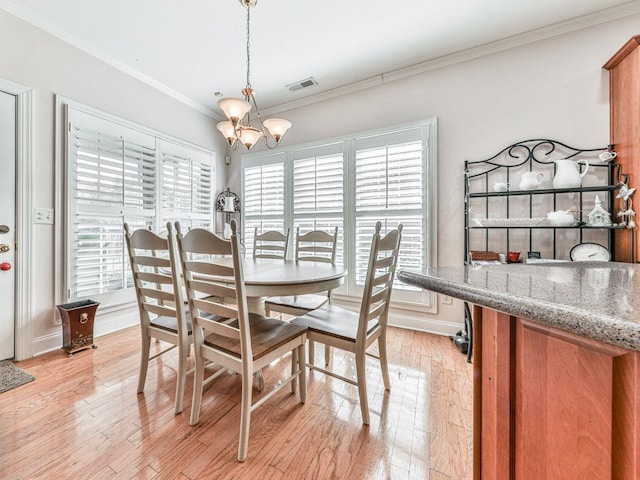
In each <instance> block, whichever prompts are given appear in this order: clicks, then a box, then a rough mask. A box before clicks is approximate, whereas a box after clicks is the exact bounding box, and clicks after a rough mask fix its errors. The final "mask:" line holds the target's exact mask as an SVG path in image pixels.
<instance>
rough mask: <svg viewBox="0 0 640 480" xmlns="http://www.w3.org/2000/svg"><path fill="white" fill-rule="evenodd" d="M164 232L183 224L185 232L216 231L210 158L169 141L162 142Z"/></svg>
mask: <svg viewBox="0 0 640 480" xmlns="http://www.w3.org/2000/svg"><path fill="white" fill-rule="evenodd" d="M160 148H161V151H162V154H161V159H162V160H161V164H162V181H161V190H162V219H161V223H162V225H161V226H162V229H165V228H166V224H167V222H175V221H179V222H180V224H181V225H182V226H184V227H185V228H187V229H188V228H206V229H211V228H212V222H213V203H212V182H213V166H212V159H211V156H210V155H207V154H205V153H204V152H202V151H199V150H195V149H192V148H189V147H186V146H183V145H179V144H176V143H172V142H169V141H166V140H162V141H161V142H160Z"/></svg>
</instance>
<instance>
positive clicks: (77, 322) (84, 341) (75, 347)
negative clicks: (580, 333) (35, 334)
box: [58, 300, 100, 356]
mask: <svg viewBox="0 0 640 480" xmlns="http://www.w3.org/2000/svg"><path fill="white" fill-rule="evenodd" d="M98 305H100V304H99V303H98V302H94V301H93V300H83V301H81V302H75V303H67V304H65V305H58V311H59V312H60V316H61V317H62V349H63V350H64V351H65V352H67V354H68V355H69V356H71V355H72V354H74V353H75V352H79V351H80V350H84V349H85V348H97V346H96V345H95V344H94V343H93V323H94V320H95V316H96V310H97V309H98Z"/></svg>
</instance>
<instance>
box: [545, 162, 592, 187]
mask: <svg viewBox="0 0 640 480" xmlns="http://www.w3.org/2000/svg"><path fill="white" fill-rule="evenodd" d="M555 163H556V166H557V167H558V169H557V171H556V176H555V177H553V188H580V187H581V186H582V178H583V177H584V176H585V175H586V174H587V171H588V170H589V162H587V161H586V160H578V161H574V160H568V159H564V160H556V161H555ZM580 163H582V164H584V165H585V168H584V170H583V171H582V173H580V172H579V171H578V164H580Z"/></svg>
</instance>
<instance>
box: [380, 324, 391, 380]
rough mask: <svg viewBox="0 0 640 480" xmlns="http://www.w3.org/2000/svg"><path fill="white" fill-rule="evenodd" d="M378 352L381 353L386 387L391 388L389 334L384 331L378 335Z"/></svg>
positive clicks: (381, 364) (381, 365) (381, 366)
mask: <svg viewBox="0 0 640 480" xmlns="http://www.w3.org/2000/svg"><path fill="white" fill-rule="evenodd" d="M378 352H379V353H380V368H381V369H382V381H383V382H384V389H385V390H391V382H390V381H389V364H388V362H387V336H386V335H385V334H384V333H383V334H382V335H380V336H379V337H378Z"/></svg>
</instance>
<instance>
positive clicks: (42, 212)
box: [33, 208, 53, 225]
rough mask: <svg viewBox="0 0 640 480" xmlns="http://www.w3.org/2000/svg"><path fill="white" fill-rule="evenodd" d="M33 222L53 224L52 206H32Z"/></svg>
mask: <svg viewBox="0 0 640 480" xmlns="http://www.w3.org/2000/svg"><path fill="white" fill-rule="evenodd" d="M33 223H45V224H48V225H53V208H34V209H33Z"/></svg>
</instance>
